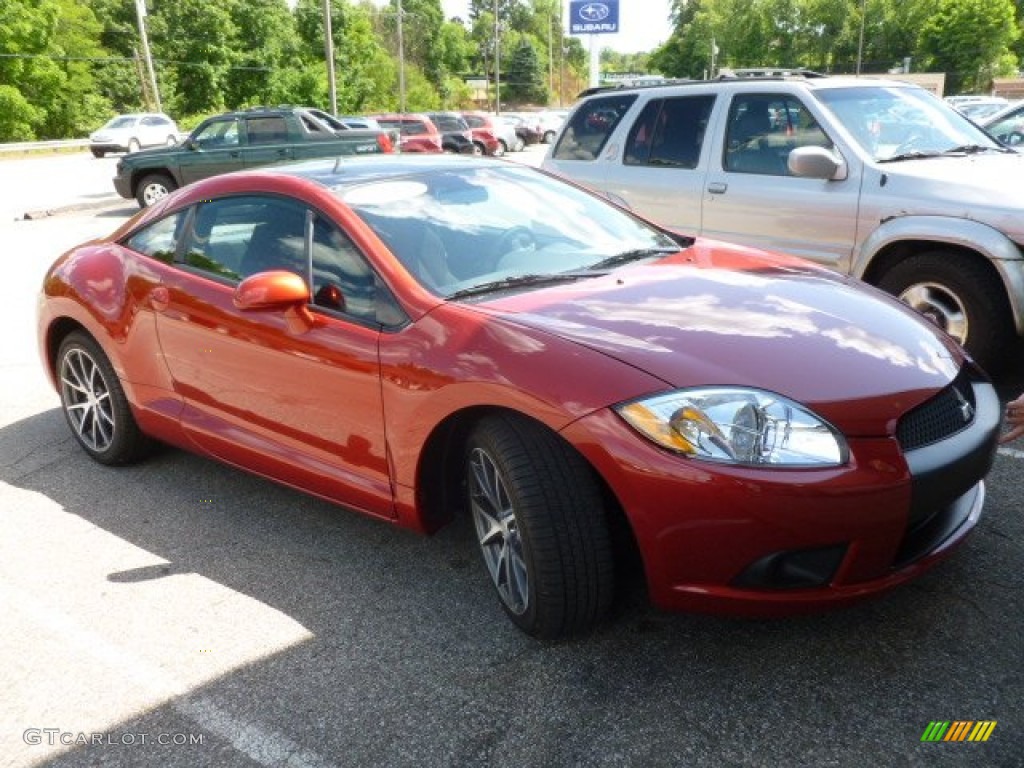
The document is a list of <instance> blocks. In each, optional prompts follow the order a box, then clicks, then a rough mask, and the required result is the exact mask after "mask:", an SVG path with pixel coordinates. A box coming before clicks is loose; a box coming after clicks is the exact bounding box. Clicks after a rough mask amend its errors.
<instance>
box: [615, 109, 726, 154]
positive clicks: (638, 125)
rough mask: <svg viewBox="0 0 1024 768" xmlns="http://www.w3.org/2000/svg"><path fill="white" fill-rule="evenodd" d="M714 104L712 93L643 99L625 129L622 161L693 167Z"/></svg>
mask: <svg viewBox="0 0 1024 768" xmlns="http://www.w3.org/2000/svg"><path fill="white" fill-rule="evenodd" d="M714 106H715V97H714V95H712V94H705V95H700V96H679V97H676V98H671V99H652V100H651V101H649V102H647V104H646V105H645V106H644V108H643V111H642V112H641V113H640V117H638V118H637V120H636V122H635V123H634V124H633V127H632V128H631V129H630V131H629V137H628V138H627V139H626V152H625V154H624V156H623V162H624V163H625V164H626V165H657V166H665V167H671V168H696V167H697V161H698V159H699V158H700V149H701V146H702V145H703V143H704V129H705V128H707V124H708V118H709V117H710V116H711V109H712V107H714Z"/></svg>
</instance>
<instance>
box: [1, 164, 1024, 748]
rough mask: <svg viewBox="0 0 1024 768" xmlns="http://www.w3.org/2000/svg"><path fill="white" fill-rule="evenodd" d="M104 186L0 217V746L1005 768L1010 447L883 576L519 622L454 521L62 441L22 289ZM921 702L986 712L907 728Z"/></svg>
mask: <svg viewBox="0 0 1024 768" xmlns="http://www.w3.org/2000/svg"><path fill="white" fill-rule="evenodd" d="M538 158H539V153H538ZM86 159H87V160H88V159H89V158H86ZM68 162H71V161H68ZM98 162H104V161H98ZM105 162H109V163H110V167H111V168H112V165H113V162H112V161H109V160H108V161H105ZM65 167H66V166H64V165H63V164H62V165H61V168H62V170H61V171H59V172H58V171H55V170H54V165H52V164H48V163H46V162H45V161H44V160H42V159H40V160H38V161H35V162H26V163H25V164H23V165H19V166H18V167H17V169H16V170H12V169H13V168H14V166H9V165H8V166H5V165H3V164H0V174H3V177H2V178H3V180H2V181H0V187H2V189H0V211H16V210H17V209H19V208H24V207H26V206H27V205H29V204H30V203H31V204H32V205H36V204H37V202H38V201H40V200H42V201H43V202H44V204H45V205H46V206H47V207H52V208H54V209H58V208H62V207H63V206H60V205H54V204H50V203H49V199H50V198H48V197H45V193H39V197H38V198H37V197H35V195H36V193H35V192H33V191H31V190H33V189H34V185H35V184H36V183H38V182H39V181H40V180H45V179H49V180H50V182H51V184H52V180H53V179H54V178H56V176H57V175H58V173H60V174H68V173H75V172H74V171H67V170H63V169H64V168H65ZM97 169H99V170H97ZM90 173H96V175H97V177H101V176H103V174H104V171H103V170H102V166H96V165H84V166H83V170H81V171H80V172H78V175H79V176H81V177H85V176H86V175H87V174H90ZM104 194H105V195H106V196H107V197H108V198H109V192H107V191H106V190H103V191H100V190H96V191H90V190H89V189H86V190H85V191H84V192H81V193H79V190H77V189H74V190H69V192H68V193H67V196H66V197H65V199H69V200H70V202H69V203H68V204H69V205H74V206H77V208H76V209H73V210H66V211H64V212H58V213H56V215H51V216H45V217H42V218H39V219H33V220H21V221H14V220H13V217H4V218H2V219H0V237H2V239H3V242H4V244H5V258H6V270H5V279H4V280H3V281H0V324H2V327H3V328H4V329H5V333H4V343H3V344H2V345H0V391H2V392H3V393H4V394H3V397H2V398H0V510H2V511H3V517H2V519H3V521H4V523H5V529H4V532H3V536H2V537H0V605H2V606H3V607H4V619H3V622H4V628H5V631H4V632H3V633H0V658H2V661H0V684H2V689H3V690H4V693H5V695H4V696H3V698H2V699H0V766H143V765H145V766H149V765H153V766H168V767H176V766H181V767H182V768H186V767H187V768H196V767H198V766H211V767H213V766H216V767H217V768H226V767H228V766H367V765H381V766H460V767H461V766H516V767H517V768H520V767H522V766H544V767H545V768H547V767H548V766H643V767H645V768H646V767H647V766H714V767H716V768H717V767H719V766H809V767H810V766H814V767H818V766H851V767H858V768H859V767H862V766H865V765H876V766H900V767H902V766H965V765H968V766H998V767H1001V768H1002V767H1005V768H1011V767H1013V766H1021V765H1024V758H1022V757H1021V756H1022V754H1024V704H1022V702H1024V695H1022V694H1024V673H1022V664H1021V661H1022V647H1024V646H1022V642H1021V637H1022V635H1024V631H1022V630H1024V621H1022V617H1024V605H1022V602H1024V601H1022V594H1024V590H1022V586H1024V584H1022V581H1024V579H1022V575H1021V572H1022V571H1021V563H1022V561H1024V551H1022V550H1024V548H1022V545H1021V541H1022V533H1024V531H1022V528H1024V526H1022V521H1021V520H1022V515H1021V510H1022V509H1024V441H1021V442H1020V443H1018V444H1017V445H1016V446H1010V447H1008V448H1004V449H1002V450H1001V451H1000V453H999V455H998V456H997V459H996V464H995V467H994V469H993V471H992V474H991V476H990V481H989V483H988V499H987V504H986V509H985V513H984V516H983V518H982V520H981V522H980V523H979V526H978V528H977V530H976V531H975V532H974V534H973V535H972V536H971V537H970V538H969V539H968V541H967V542H966V544H965V546H964V547H962V548H961V549H960V550H959V552H957V554H956V555H955V556H954V557H953V558H952V559H951V560H949V561H947V562H946V563H943V564H942V565H940V566H939V567H938V568H936V569H935V570H933V571H932V572H930V573H929V574H927V575H926V576H925V577H923V578H922V579H920V580H918V581H916V582H914V583H912V584H910V585H907V586H905V587H903V588H902V589H900V590H898V591H896V592H894V593H892V594H890V595H888V596H886V597H884V598H882V599H878V600H874V601H871V602H868V603H864V604H862V605H859V606H856V607H854V608H851V609H847V610H843V611H840V612H835V613H829V614H824V615H819V616H810V617H801V618H796V619H787V620H781V621H743V620H727V619H721V618H715V617H706V616H695V615H669V614H664V613H660V612H657V611H655V610H653V609H652V608H650V607H649V606H648V605H647V603H646V601H645V596H644V594H643V593H642V591H641V590H640V589H639V588H637V587H635V586H634V587H633V588H631V589H628V590H624V592H623V594H622V595H621V597H620V600H619V604H618V607H617V610H616V612H615V616H614V618H613V621H612V622H611V623H609V624H608V625H606V626H604V627H602V628H601V629H600V630H598V631H597V632H595V633H594V634H593V635H591V636H589V637H587V638H584V639H581V640H577V641H573V642H564V643H558V644H542V643H538V642H536V641H533V640H531V639H529V638H527V637H525V636H523V635H521V634H519V633H518V632H517V631H516V630H515V629H514V628H513V627H512V626H511V624H509V623H508V622H507V621H506V620H505V618H504V617H503V615H502V613H501V610H500V608H499V606H498V605H497V602H496V600H495V598H494V597H493V595H492V589H491V587H490V584H489V583H488V581H487V577H486V574H485V572H484V568H483V565H482V563H481V562H480V559H479V557H478V555H477V553H476V551H475V547H476V543H475V540H474V538H473V534H472V531H471V530H470V526H469V525H468V524H457V525H455V526H452V527H450V528H448V529H445V530H444V531H442V532H441V533H439V534H438V535H436V536H434V537H432V538H421V537H417V536H415V535H413V534H411V533H408V532H405V531H400V530H395V529H392V528H390V527H388V526H387V525H385V524H382V523H379V522H375V521H372V520H369V519H366V518H363V517H360V516H358V515H355V514H351V513H348V512H346V511H345V510H344V509H340V508H338V507H335V506H332V505H330V504H327V503H325V502H322V501H319V500H317V499H313V498H310V497H308V496H305V495H302V494H299V493H296V492H293V491H291V490H289V489H286V488H283V487H280V486H277V485H274V484H272V483H269V482H266V481H264V480H261V479H259V478H256V477H253V476H250V475H248V474H245V473H242V472H239V471H237V470H234V469H232V468H230V467H226V466H223V465H221V464H217V463H214V462H211V461H207V460H205V459H201V458H198V457H196V456H192V455H190V454H187V453H183V452H180V451H175V450H166V451H164V452H162V453H160V454H158V455H157V456H156V457H154V458H153V459H151V460H149V461H147V462H145V463H143V464H140V465H138V466H134V467H130V468H123V469H110V468H105V467H101V466H99V465H97V464H95V463H93V462H91V461H90V460H89V459H88V458H87V457H86V456H85V455H84V453H83V452H82V451H81V450H80V449H79V448H78V446H77V444H76V443H75V442H74V441H73V439H72V438H71V436H70V434H69V432H68V430H67V427H66V425H65V424H64V421H63V418H62V416H61V414H60V411H59V410H58V404H57V397H56V395H55V394H54V393H53V391H52V390H51V389H49V388H48V386H47V384H46V382H45V379H44V377H43V374H42V370H41V368H40V365H39V363H38V356H37V354H36V350H35V330H34V318H33V311H34V302H35V293H36V291H37V290H38V284H39V277H40V276H41V275H42V273H43V271H44V270H45V268H46V266H47V265H48V264H49V262H50V261H52V259H53V258H54V257H55V256H56V255H57V254H59V253H60V252H61V251H62V250H63V249H65V248H66V247H68V246H70V245H72V244H73V243H75V242H78V241H80V240H84V239H87V238H89V237H92V236H96V235H98V234H101V233H105V232H108V231H110V230H112V229H113V228H114V227H115V226H117V225H118V224H119V223H120V222H121V221H123V220H124V219H125V218H126V217H127V216H128V215H130V214H131V213H132V212H133V211H134V204H133V203H129V202H127V201H117V200H111V199H104V197H103V195H104ZM89 195H95V197H92V198H90V197H88V196H89ZM71 197H73V198H74V199H70V198H71ZM82 201H85V202H82ZM4 206H7V207H6V208H5V207H4ZM83 206H84V207H83ZM1008 354H1009V355H1013V356H1014V357H1015V359H1018V360H1019V359H1020V358H1021V354H1020V350H1019V349H1015V350H1008ZM997 385H998V387H999V390H1000V393H1001V394H1002V395H1003V396H1004V398H1005V397H1008V396H1011V395H1016V394H1018V393H1019V392H1021V391H1024V364H1021V363H1015V364H1011V366H1010V368H1009V370H1008V371H1007V372H1006V373H1005V374H1001V375H1000V377H999V378H998V380H997ZM934 721H971V722H980V721H995V723H996V725H995V727H994V729H993V730H992V731H991V734H990V736H989V738H988V740H987V741H985V742H967V741H965V742H938V743H932V742H923V741H922V736H923V735H924V733H925V731H926V729H928V727H929V724H930V723H932V722H934Z"/></svg>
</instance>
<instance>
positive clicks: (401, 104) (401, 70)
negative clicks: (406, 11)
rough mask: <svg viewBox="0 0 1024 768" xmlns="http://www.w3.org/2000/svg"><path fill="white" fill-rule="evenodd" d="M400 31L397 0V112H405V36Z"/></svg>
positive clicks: (400, 9)
mask: <svg viewBox="0 0 1024 768" xmlns="http://www.w3.org/2000/svg"><path fill="white" fill-rule="evenodd" d="M403 35H404V33H403V32H402V0H398V112H399V113H400V114H403V115H404V114H405V38H404V36H403Z"/></svg>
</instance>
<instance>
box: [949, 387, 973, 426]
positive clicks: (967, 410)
mask: <svg viewBox="0 0 1024 768" xmlns="http://www.w3.org/2000/svg"><path fill="white" fill-rule="evenodd" d="M953 394H955V395H956V402H957V406H958V407H959V408H960V415H961V416H962V417H963V419H964V424H970V423H971V419H973V418H974V406H973V405H971V404H970V403H969V402H967V398H966V397H964V396H963V395H961V394H960V390H959V389H957V388H956V387H953Z"/></svg>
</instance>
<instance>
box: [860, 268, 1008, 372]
mask: <svg viewBox="0 0 1024 768" xmlns="http://www.w3.org/2000/svg"><path fill="white" fill-rule="evenodd" d="M878 287H879V288H881V289H882V290H885V291H888V292H889V293H891V294H893V295H894V296H897V297H898V298H899V299H900V300H901V301H904V302H905V303H906V304H908V305H909V306H911V307H913V308H914V309H916V310H917V311H918V312H920V313H921V314H922V315H924V316H925V317H927V318H928V319H929V320H931V321H932V322H933V323H935V324H936V325H937V326H939V328H941V329H942V330H944V331H945V332H946V333H948V334H949V335H950V336H952V337H953V338H954V339H956V340H957V341H958V342H959V343H960V344H962V345H963V346H964V347H966V349H967V350H968V351H969V352H970V353H971V356H972V357H973V358H974V359H975V360H976V361H977V362H978V363H979V364H980V365H981V366H982V367H983V368H986V369H987V370H996V369H998V368H999V366H1000V365H1001V364H1003V363H1005V362H1006V361H1005V360H1003V359H1002V358H1003V356H1004V355H1005V350H1006V348H1007V346H1006V345H1007V344H1008V343H1009V342H1010V332H1009V331H1010V316H1009V308H1008V307H1007V305H1006V299H1005V294H1004V288H1003V285H1002V282H1001V281H1000V280H999V277H998V276H997V275H996V274H995V272H994V271H993V270H992V269H990V268H989V267H988V266H987V265H986V264H984V263H982V262H980V261H978V260H976V259H971V258H964V257H963V256H960V255H959V254H957V253H954V252H948V251H928V252H925V253H920V254H917V255H916V256H911V257H909V258H907V259H904V260H903V261H901V262H900V263H899V264H897V265H896V266H895V267H893V268H892V269H890V270H889V271H888V272H886V273H885V274H884V275H882V278H881V280H879V281H878Z"/></svg>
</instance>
